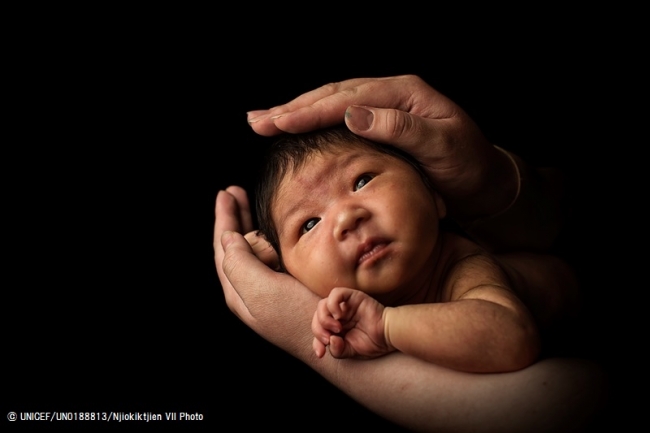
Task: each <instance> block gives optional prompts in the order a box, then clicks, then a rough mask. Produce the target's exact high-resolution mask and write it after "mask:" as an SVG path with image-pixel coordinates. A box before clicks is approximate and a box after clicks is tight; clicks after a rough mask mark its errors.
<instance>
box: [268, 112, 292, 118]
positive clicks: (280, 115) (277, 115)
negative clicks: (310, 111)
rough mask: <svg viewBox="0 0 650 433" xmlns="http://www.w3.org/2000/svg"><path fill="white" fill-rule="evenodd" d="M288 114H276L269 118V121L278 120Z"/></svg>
mask: <svg viewBox="0 0 650 433" xmlns="http://www.w3.org/2000/svg"><path fill="white" fill-rule="evenodd" d="M287 114H289V113H282V114H276V115H275V116H271V120H275V119H279V118H280V117H284V116H286V115H287Z"/></svg>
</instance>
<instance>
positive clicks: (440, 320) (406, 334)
mask: <svg viewBox="0 0 650 433" xmlns="http://www.w3.org/2000/svg"><path fill="white" fill-rule="evenodd" d="M447 281H448V282H447V283H445V284H444V286H443V288H442V290H443V293H442V296H443V299H444V300H446V301H445V302H438V303H429V304H417V305H404V306H399V307H395V308H389V307H387V308H386V309H385V311H384V329H385V338H386V342H387V344H388V346H389V347H394V348H395V349H397V350H399V351H401V352H404V353H407V354H410V355H413V356H416V357H418V358H421V359H424V360H426V361H429V362H433V363H435V364H438V365H442V366H445V367H448V368H452V369H455V370H462V371H467V372H476V373H487V372H505V371H514V370H519V369H521V368H524V367H527V366H528V365H530V364H532V363H533V362H534V361H535V360H536V359H537V357H538V355H539V351H540V338H539V334H538V330H537V327H536V325H535V323H534V320H533V318H532V316H531V314H530V313H529V311H528V310H527V308H526V307H525V306H524V304H523V303H522V302H521V301H520V300H519V299H518V298H517V296H515V294H514V292H513V291H512V290H511V288H510V284H509V280H508V278H507V277H506V275H505V273H504V272H503V271H502V270H501V268H500V267H499V266H498V265H497V264H496V262H494V261H493V260H492V259H491V258H489V257H487V256H483V255H475V256H470V257H468V258H465V259H463V260H462V261H461V262H459V263H458V264H456V265H455V266H454V268H453V269H452V270H451V272H450V275H449V278H448V279H447Z"/></svg>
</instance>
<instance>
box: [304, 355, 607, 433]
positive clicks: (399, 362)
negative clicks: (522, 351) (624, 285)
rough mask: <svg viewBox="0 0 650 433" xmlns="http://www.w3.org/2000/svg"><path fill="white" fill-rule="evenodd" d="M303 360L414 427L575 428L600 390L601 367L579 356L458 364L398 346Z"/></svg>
mask: <svg viewBox="0 0 650 433" xmlns="http://www.w3.org/2000/svg"><path fill="white" fill-rule="evenodd" d="M309 365H310V366H311V367H312V368H314V369H315V370H316V371H317V372H318V373H320V374H321V375H322V376H323V377H325V378H326V379H327V380H328V381H330V382H331V383H333V384H334V385H335V386H337V387H338V388H339V389H341V390H342V391H343V392H345V393H346V394H348V395H350V396H351V397H352V398H353V399H355V400H356V401H358V402H359V403H360V404H362V405H364V406H365V407H367V408H369V409H370V410H372V411H373V412H375V413H377V414H378V415H380V416H382V417H384V418H386V419H388V420H390V421H392V422H394V423H396V424H399V425H402V426H404V427H407V428H409V429H412V430H414V431H432V432H454V433H463V432H475V433H479V432H495V431H498V432H502V433H507V432H522V431H526V432H553V431H580V428H581V427H583V426H584V425H586V424H587V423H588V422H589V420H590V419H591V418H592V417H593V415H594V413H595V412H596V410H597V409H598V407H599V405H600V404H602V402H603V398H604V394H603V390H604V387H605V378H604V376H603V372H602V370H601V368H600V367H599V366H597V365H595V364H592V363H590V362H587V361H584V360H572V359H548V360H544V361H540V362H538V363H536V364H533V365H532V366H530V367H528V368H526V369H524V370H520V371H517V372H513V373H504V374H471V373H463V372H457V371H453V370H449V369H445V368H443V367H439V366H437V365H434V364H431V363H427V362H425V361H421V360H418V359H416V358H413V357H410V356H408V355H405V354H403V353H399V352H394V353H392V354H389V355H386V356H384V357H381V358H375V359H372V360H353V359H345V360H336V359H334V358H332V357H330V356H327V355H326V356H325V357H324V358H323V359H317V360H314V362H313V363H310V364H309ZM396 372H399V374H396Z"/></svg>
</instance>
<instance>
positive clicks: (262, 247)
mask: <svg viewBox="0 0 650 433" xmlns="http://www.w3.org/2000/svg"><path fill="white" fill-rule="evenodd" d="M244 238H246V240H247V241H248V244H249V245H250V246H251V248H252V249H253V254H255V255H256V256H257V258H258V259H260V260H261V261H262V262H263V263H264V264H265V265H266V266H268V267H269V268H271V269H274V270H276V271H277V270H279V268H280V261H279V258H278V254H277V253H276V252H275V249H273V246H272V245H271V244H270V243H269V241H267V240H266V238H265V237H264V235H262V234H260V233H259V232H258V231H257V230H253V231H251V232H248V233H246V235H244Z"/></svg>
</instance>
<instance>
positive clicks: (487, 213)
mask: <svg viewBox="0 0 650 433" xmlns="http://www.w3.org/2000/svg"><path fill="white" fill-rule="evenodd" d="M486 165H487V166H488V167H490V169H489V170H487V171H486V173H485V174H484V175H483V176H482V179H481V181H480V184H481V185H482V187H481V188H478V189H477V190H476V191H475V193H474V194H473V195H472V196H471V197H467V198H465V202H466V203H468V205H467V207H466V208H465V211H464V212H462V213H461V212H458V213H457V215H455V219H456V220H457V221H458V222H459V223H460V224H461V225H462V226H463V227H468V226H471V225H473V224H475V223H476V222H478V221H482V220H484V219H487V218H492V217H495V216H497V215H501V214H503V213H505V212H506V211H508V210H509V209H510V208H511V207H512V206H514V204H515V203H516V202H517V200H518V198H519V195H520V193H521V182H522V173H523V170H522V169H521V167H523V161H521V160H520V159H519V157H517V156H516V155H513V154H511V153H510V152H508V151H506V150H504V149H502V148H500V147H498V146H492V150H491V152H490V153H489V159H488V162H487V164H486Z"/></svg>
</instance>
